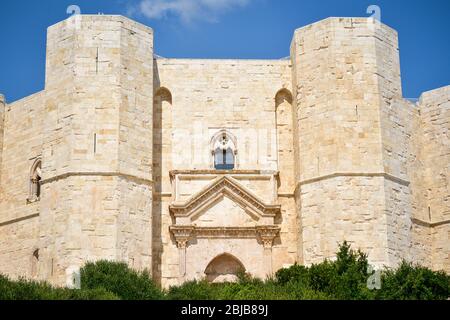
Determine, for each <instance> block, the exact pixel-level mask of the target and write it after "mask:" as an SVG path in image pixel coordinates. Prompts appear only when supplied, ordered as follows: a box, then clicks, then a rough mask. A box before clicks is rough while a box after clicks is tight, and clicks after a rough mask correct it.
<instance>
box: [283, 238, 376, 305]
mask: <svg viewBox="0 0 450 320" xmlns="http://www.w3.org/2000/svg"><path fill="white" fill-rule="evenodd" d="M368 265H369V264H368V261H367V256H366V255H365V254H364V253H362V252H361V251H354V250H352V249H351V247H350V245H349V244H348V243H347V242H344V243H343V244H342V245H340V247H339V252H338V253H337V254H336V261H329V260H325V261H324V262H322V263H319V264H313V265H312V266H311V267H309V268H307V267H304V266H298V265H294V266H292V267H290V268H288V269H282V270H279V271H278V272H277V273H276V275H275V277H276V280H277V282H278V283H279V284H282V285H283V284H284V285H286V284H289V283H296V286H297V287H298V288H300V289H301V290H303V291H304V292H308V295H309V296H312V297H315V296H319V297H323V298H329V297H333V298H336V299H345V300H348V299H370V298H371V297H372V293H371V292H370V291H369V290H368V289H367V280H368V277H369V274H368V273H367V268H368ZM300 289H299V290H300Z"/></svg>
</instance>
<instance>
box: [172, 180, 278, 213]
mask: <svg viewBox="0 0 450 320" xmlns="http://www.w3.org/2000/svg"><path fill="white" fill-rule="evenodd" d="M223 194H227V195H229V196H230V197H232V198H233V199H234V200H235V201H236V202H237V203H239V204H240V205H241V206H242V207H244V208H246V210H247V211H249V212H250V213H252V214H256V215H257V216H259V217H269V218H274V217H275V216H276V215H277V214H278V213H280V212H281V206H280V205H274V204H266V203H264V202H263V201H262V200H261V199H259V198H258V197H257V196H255V195H253V194H252V193H251V192H250V191H249V190H246V188H244V187H243V186H241V185H240V184H239V183H238V182H237V181H235V180H234V179H232V178H230V177H228V176H224V177H221V178H219V179H218V180H216V181H215V182H213V183H212V184H211V185H210V186H208V187H206V188H205V189H203V190H202V191H200V192H199V193H198V194H196V195H194V196H193V197H192V198H191V199H189V200H188V201H187V202H185V203H182V204H180V203H174V204H172V205H171V206H170V212H171V213H172V214H173V215H174V217H175V218H176V217H189V216H192V215H194V214H195V213H196V212H198V211H199V210H200V209H201V208H202V207H204V206H205V204H208V203H210V202H212V201H213V200H214V199H216V198H217V196H218V195H223Z"/></svg>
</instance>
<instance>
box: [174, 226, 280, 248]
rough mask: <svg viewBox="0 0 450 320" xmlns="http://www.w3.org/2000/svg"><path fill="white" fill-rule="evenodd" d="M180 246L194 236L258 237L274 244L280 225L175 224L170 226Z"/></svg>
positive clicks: (266, 243)
mask: <svg viewBox="0 0 450 320" xmlns="http://www.w3.org/2000/svg"><path fill="white" fill-rule="evenodd" d="M169 230H170V232H172V234H173V236H174V238H175V241H176V242H177V244H178V246H179V247H180V244H185V243H187V242H189V240H191V239H193V238H200V239H202V238H203V239H257V238H260V239H261V241H262V242H263V244H264V245H265V246H266V245H270V247H271V246H272V244H273V240H274V239H275V238H276V237H277V235H278V234H279V232H280V227H279V226H275V225H269V226H254V227H198V226H192V225H190V226H180V225H174V226H171V227H170V228H169Z"/></svg>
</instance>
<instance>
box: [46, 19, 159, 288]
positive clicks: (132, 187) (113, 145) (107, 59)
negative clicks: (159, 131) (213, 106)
mask: <svg viewBox="0 0 450 320" xmlns="http://www.w3.org/2000/svg"><path fill="white" fill-rule="evenodd" d="M47 46H48V47H47V66H46V98H45V99H46V101H45V106H46V110H45V112H46V118H45V123H46V127H45V129H44V138H43V140H44V143H43V152H42V175H43V176H42V182H41V184H42V192H41V194H42V195H41V201H40V203H41V207H40V216H39V219H40V225H41V226H51V227H50V228H41V229H40V242H39V247H40V252H39V256H40V257H39V276H40V277H42V278H45V279H51V280H52V281H53V282H54V283H58V284H64V283H66V277H67V276H66V273H67V272H71V271H70V270H74V269H76V268H78V267H79V266H81V265H82V264H84V263H85V262H87V261H93V260H98V259H108V260H119V261H124V262H127V263H128V264H129V265H130V266H132V267H134V268H137V269H144V268H147V269H149V270H150V269H151V263H152V261H151V252H152V247H151V219H152V218H151V213H152V212H151V211H152V210H151V208H152V126H153V120H152V105H153V102H152V101H153V31H152V30H151V29H150V28H148V27H145V26H143V25H140V24H138V23H136V22H133V21H131V20H128V19H126V18H124V17H121V16H104V15H98V16H85V15H83V16H80V15H78V16H73V17H71V18H70V19H68V20H66V21H63V22H61V23H58V24H56V25H54V26H52V27H50V28H49V29H48V40H47Z"/></svg>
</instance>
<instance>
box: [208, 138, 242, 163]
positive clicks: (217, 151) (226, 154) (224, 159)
mask: <svg viewBox="0 0 450 320" xmlns="http://www.w3.org/2000/svg"><path fill="white" fill-rule="evenodd" d="M212 153H213V156H214V169H216V170H233V169H235V168H236V145H235V141H234V139H232V138H231V136H230V135H229V134H228V133H227V132H226V131H222V132H220V133H219V134H217V135H216V136H215V137H214V138H213V151H212Z"/></svg>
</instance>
